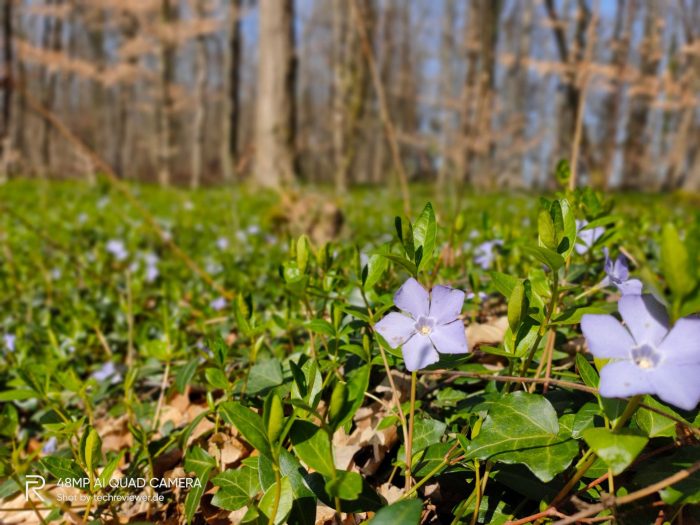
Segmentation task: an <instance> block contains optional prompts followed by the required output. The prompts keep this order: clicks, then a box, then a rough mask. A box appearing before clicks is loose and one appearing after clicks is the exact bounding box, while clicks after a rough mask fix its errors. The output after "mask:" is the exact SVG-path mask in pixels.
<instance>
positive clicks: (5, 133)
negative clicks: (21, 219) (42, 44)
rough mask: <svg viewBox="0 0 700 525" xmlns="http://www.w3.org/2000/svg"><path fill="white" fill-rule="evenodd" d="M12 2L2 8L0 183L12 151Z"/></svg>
mask: <svg viewBox="0 0 700 525" xmlns="http://www.w3.org/2000/svg"><path fill="white" fill-rule="evenodd" d="M12 3H13V0H5V2H4V4H3V9H2V16H3V20H2V42H3V67H4V71H3V73H4V74H3V76H2V79H1V82H2V123H1V124H0V183H2V182H4V180H5V179H6V177H7V168H8V164H9V156H10V151H11V139H12V133H11V121H10V117H11V112H12V91H13V85H12V84H13V82H14V79H13V76H12V74H13V70H14V53H13V47H12V39H13V35H12V16H13V10H12Z"/></svg>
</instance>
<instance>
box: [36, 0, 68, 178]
mask: <svg viewBox="0 0 700 525" xmlns="http://www.w3.org/2000/svg"><path fill="white" fill-rule="evenodd" d="M47 3H49V4H50V3H51V2H50V0H49V1H48V2H47ZM60 3H61V0H55V2H54V4H55V5H56V6H58V5H60ZM62 33H63V23H62V21H61V19H60V18H54V17H51V18H49V19H47V22H46V26H45V27H44V47H45V48H47V49H51V50H52V51H53V52H56V53H57V52H59V51H60V50H61V34H62ZM56 76H57V73H56V72H55V71H53V70H51V69H49V70H47V71H46V74H45V76H44V84H45V86H44V100H43V105H44V107H45V108H46V109H47V110H48V111H53V104H54V100H55V98H56V81H57V78H56ZM41 163H42V165H41V166H40V168H39V170H40V171H39V173H40V174H41V177H42V178H45V177H46V176H47V174H48V173H49V172H50V170H51V124H50V123H49V121H48V120H44V121H43V126H42V135H41Z"/></svg>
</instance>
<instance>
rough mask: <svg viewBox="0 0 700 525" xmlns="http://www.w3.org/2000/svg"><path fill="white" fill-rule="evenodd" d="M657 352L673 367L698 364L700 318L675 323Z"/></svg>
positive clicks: (686, 318) (687, 318) (699, 361)
mask: <svg viewBox="0 0 700 525" xmlns="http://www.w3.org/2000/svg"><path fill="white" fill-rule="evenodd" d="M659 351H660V352H661V353H662V354H663V357H664V360H666V361H667V362H669V363H673V364H675V365H683V364H693V365H695V364H700V318H691V317H685V318H683V319H679V320H678V321H676V324H675V325H673V328H671V331H670V332H669V333H668V335H667V336H666V338H665V339H664V340H663V341H662V342H661V344H660V345H659ZM699 384H700V383H699Z"/></svg>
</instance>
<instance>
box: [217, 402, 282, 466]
mask: <svg viewBox="0 0 700 525" xmlns="http://www.w3.org/2000/svg"><path fill="white" fill-rule="evenodd" d="M219 412H220V413H221V416H222V417H223V418H224V420H225V421H226V422H227V423H229V424H231V425H233V426H234V427H236V428H237V429H238V431H239V432H240V433H241V434H242V435H243V437H244V438H245V439H246V441H247V442H248V443H250V444H251V445H253V446H254V447H255V448H256V449H257V450H258V451H259V452H260V454H262V455H264V456H267V457H268V458H271V457H272V448H271V446H270V441H269V439H268V437H267V431H266V429H265V425H263V421H262V418H261V417H260V416H259V415H258V414H256V413H255V412H253V411H252V410H251V409H249V408H247V407H244V406H243V405H241V404H240V403H238V402H235V401H227V402H225V403H221V405H219Z"/></svg>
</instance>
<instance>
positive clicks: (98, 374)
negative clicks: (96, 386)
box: [92, 361, 122, 384]
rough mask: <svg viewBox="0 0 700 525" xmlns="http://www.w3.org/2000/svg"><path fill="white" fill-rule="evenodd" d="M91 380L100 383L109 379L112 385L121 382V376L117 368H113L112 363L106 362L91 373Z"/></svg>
mask: <svg viewBox="0 0 700 525" xmlns="http://www.w3.org/2000/svg"><path fill="white" fill-rule="evenodd" d="M92 378H93V379H95V380H96V381H100V382H102V381H107V380H108V379H109V380H110V382H111V383H112V384H114V383H118V382H119V381H121V380H122V375H121V374H120V373H119V371H118V370H117V367H116V366H114V363H112V361H107V362H106V363H105V364H103V365H102V366H101V367H100V368H98V369H97V370H95V371H94V372H93V373H92Z"/></svg>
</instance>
